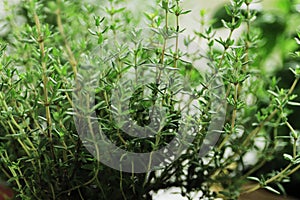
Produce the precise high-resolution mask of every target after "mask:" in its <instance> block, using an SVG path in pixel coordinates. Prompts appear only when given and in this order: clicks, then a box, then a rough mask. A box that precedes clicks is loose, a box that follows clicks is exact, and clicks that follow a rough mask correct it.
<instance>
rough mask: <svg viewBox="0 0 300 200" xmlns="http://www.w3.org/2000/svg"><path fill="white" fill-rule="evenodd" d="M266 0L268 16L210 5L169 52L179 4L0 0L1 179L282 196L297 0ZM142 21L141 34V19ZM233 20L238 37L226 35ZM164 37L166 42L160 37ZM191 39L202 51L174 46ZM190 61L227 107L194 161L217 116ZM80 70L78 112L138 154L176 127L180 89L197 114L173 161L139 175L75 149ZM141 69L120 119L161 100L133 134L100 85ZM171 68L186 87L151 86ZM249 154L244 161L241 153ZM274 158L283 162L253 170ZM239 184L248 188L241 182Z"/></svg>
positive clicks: (111, 189) (108, 89)
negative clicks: (156, 118)
mask: <svg viewBox="0 0 300 200" xmlns="http://www.w3.org/2000/svg"><path fill="white" fill-rule="evenodd" d="M278 2H280V4H278V6H277V7H278V10H280V12H276V13H272V11H264V10H254V9H251V8H252V4H254V2H252V0H232V1H231V2H230V3H229V4H227V5H226V6H225V8H222V10H221V11H220V12H217V13H216V15H215V16H214V19H215V20H214V23H209V22H206V21H205V16H206V13H205V11H201V12H200V14H199V18H200V25H201V26H200V28H199V30H195V36H194V37H193V36H189V37H186V38H185V39H184V45H185V48H183V49H181V48H180V47H179V45H178V43H179V35H180V34H181V33H184V28H183V27H184V24H181V23H182V22H181V20H180V19H181V16H182V15H187V14H189V12H190V11H188V10H184V9H183V8H182V6H181V4H182V2H180V1H179V0H170V1H167V0H156V1H155V2H154V1H153V3H154V5H153V6H152V7H151V6H150V7H149V10H148V11H145V12H144V11H135V12H137V13H140V14H139V15H137V16H136V15H134V14H133V12H132V11H131V10H130V9H129V8H127V2H126V1H125V0H108V1H105V2H103V3H102V5H100V6H99V5H98V3H87V2H85V1H82V0H56V1H55V0H50V1H43V0H41V1H37V0H24V1H21V3H20V4H17V5H14V6H12V5H10V4H9V2H8V1H5V8H6V9H7V10H12V12H11V14H9V15H8V16H7V17H5V18H4V19H1V22H2V25H3V30H5V31H2V32H1V34H2V35H1V37H0V44H1V48H0V108H1V113H0V165H1V174H0V177H1V179H3V180H6V181H8V183H9V184H10V186H11V187H12V188H13V189H14V191H15V193H16V198H17V199H151V198H152V196H153V193H155V192H157V191H158V190H160V189H167V188H170V187H178V188H180V189H181V194H182V195H183V196H187V197H188V198H189V199H193V196H192V192H198V191H200V192H201V195H202V196H201V197H200V199H205V198H207V199H214V198H216V197H221V198H224V199H237V198H238V197H239V196H240V195H241V194H244V193H249V192H252V191H255V190H257V189H259V188H265V189H268V190H270V191H273V192H275V193H284V188H283V187H282V185H281V183H282V182H286V181H289V177H290V176H291V175H292V174H295V173H297V170H299V168H300V150H299V147H298V146H299V136H300V133H299V129H300V127H299V124H298V126H296V125H297V124H296V123H295V122H293V123H292V122H291V121H290V116H292V113H293V109H294V108H295V107H297V106H299V105H300V103H299V98H298V97H297V95H296V94H295V90H296V89H297V83H298V81H299V78H300V66H299V60H300V52H299V49H300V48H299V46H300V34H299V33H297V31H299V24H300V23H299V19H300V17H299V4H300V3H299V2H297V1H292V0H291V1H282V2H285V3H282V2H281V1H278ZM223 11H225V12H223ZM142 22H146V23H147V26H148V29H147V30H146V29H141V28H142V26H141V24H142ZM219 28H222V29H225V30H227V33H228V34H227V36H225V37H221V38H218V37H216V36H215V33H216V31H218V29H219ZM297 29H298V30H297ZM237 30H242V34H241V35H240V36H238V38H234V37H233V34H234V33H235V32H236V31H237ZM147 31H148V32H150V33H151V34H149V33H147ZM171 39H172V40H173V41H174V42H175V43H174V44H175V45H173V46H170V45H169V44H168V43H169V41H170V40H171ZM124 41H126V42H124ZM195 42H200V43H201V44H202V43H205V45H206V46H207V50H206V52H205V53H203V51H201V52H200V48H199V51H195V52H192V53H187V51H186V50H185V49H186V48H187V49H188V48H189V47H191V45H192V44H193V43H195ZM203 60H204V62H207V60H208V61H209V63H208V67H209V69H210V70H211V71H212V72H214V73H216V74H217V73H218V74H220V75H221V77H222V80H223V82H224V86H225V94H226V96H225V97H220V98H223V100H224V101H226V103H227V107H226V108H225V107H223V108H222V109H226V116H225V123H224V126H223V129H222V131H221V137H220V139H219V140H218V143H217V144H216V145H215V146H214V147H213V148H212V149H211V150H210V151H209V153H208V154H207V155H205V156H204V157H199V150H200V148H201V146H202V145H203V141H204V140H203V138H204V137H205V135H206V134H207V129H208V127H209V122H210V120H211V118H212V117H213V113H214V112H221V111H220V110H214V108H212V106H211V104H210V100H211V98H212V91H211V90H210V88H209V87H208V86H207V85H206V83H207V82H206V81H207V80H209V78H210V77H207V76H205V74H202V73H201V72H199V71H197V70H195V68H194V66H195V67H197V66H196V65H197V64H199V63H201V61H202V63H203ZM89 66H90V67H94V68H96V71H97V72H98V73H97V74H95V76H97V80H98V84H97V87H96V88H94V90H95V91H94V92H95V94H96V98H95V106H94V107H93V108H92V109H91V110H93V111H96V113H97V120H98V124H99V126H101V127H102V130H105V131H104V132H105V135H106V136H107V137H108V138H109V139H110V140H111V141H112V142H114V143H115V144H116V145H118V146H119V147H120V148H122V149H125V150H127V151H131V152H137V153H141V152H151V151H154V150H157V149H159V148H161V147H163V146H165V145H166V144H168V143H169V142H170V141H171V140H172V139H173V138H174V137H178V135H180V134H179V128H178V127H179V126H180V125H181V123H182V122H181V121H180V119H181V117H182V113H181V107H180V103H182V102H180V98H179V99H178V97H176V92H178V91H179V90H183V91H185V92H186V93H188V94H190V95H191V96H193V97H194V100H196V102H197V106H195V107H194V109H196V110H197V111H199V113H201V115H190V116H186V117H190V118H191V119H193V120H194V121H193V122H194V127H193V128H194V129H193V133H185V134H187V135H189V134H190V135H193V136H194V137H195V139H194V141H193V142H190V143H189V144H188V149H187V150H186V151H185V152H183V154H182V155H181V156H180V157H179V158H178V159H177V160H175V161H174V160H172V159H171V158H170V165H168V166H167V167H165V168H162V169H158V170H156V171H151V172H149V173H144V174H142V173H141V174H139V173H125V172H120V171H117V170H114V169H111V168H109V167H107V166H105V165H103V164H102V163H101V162H99V161H98V160H97V158H95V157H94V156H93V155H91V154H90V152H88V151H87V150H86V148H85V146H84V143H85V142H86V141H82V140H81V138H80V137H79V135H78V130H77V129H76V126H75V122H74V118H73V116H74V115H75V114H76V112H75V108H76V105H74V99H73V98H72V94H73V93H74V92H76V89H78V88H76V87H79V85H76V84H74V82H75V80H80V78H81V77H84V76H85V75H86V74H84V72H83V71H84V69H85V68H88V67H89ZM287 69H288V70H289V72H288V74H289V75H290V77H291V79H290V80H289V81H288V82H284V83H282V81H280V80H279V79H278V78H276V73H278V71H280V70H283V71H285V72H286V71H287ZM148 71H153V72H154V80H155V81H154V82H153V83H149V84H146V85H137V87H136V88H135V90H134V93H133V95H132V96H131V97H130V104H129V115H130V118H131V119H132V120H134V121H135V122H136V123H137V124H138V125H140V126H147V125H148V124H149V123H150V121H149V115H150V114H149V113H151V106H152V105H154V104H158V105H161V108H163V109H164V110H166V113H167V117H166V124H165V126H164V127H162V128H161V129H160V130H159V131H158V132H157V134H156V135H155V136H152V137H149V138H144V139H140V138H136V137H132V136H129V135H127V134H126V133H125V132H124V131H122V130H121V129H120V128H119V127H118V123H117V122H116V121H115V120H114V119H115V118H114V117H113V116H115V115H116V112H117V111H118V110H116V109H115V108H113V106H112V104H111V100H112V99H113V96H112V91H114V90H115V89H117V85H118V81H120V80H122V77H123V76H124V75H126V74H127V73H128V72H132V74H133V78H132V79H133V80H135V81H138V80H143V79H148V78H149V75H148V74H147V72H148ZM176 72H178V73H176ZM177 74H180V75H181V76H184V77H185V78H186V79H187V80H189V84H190V86H191V87H192V88H193V89H190V88H188V87H187V88H180V87H178V86H176V84H175V86H174V87H171V86H170V85H171V84H170V85H165V84H162V79H166V80H168V81H170V82H175V83H176V82H177V81H179V79H180V77H179V76H178V75H177ZM88 75H89V74H88ZM280 75H281V74H279V76H280ZM152 78H153V77H152ZM282 79H283V80H284V79H285V77H283V76H282ZM146 90H147V91H148V93H147V92H145V91H146ZM122 92H124V93H126V91H122ZM122 92H120V93H122ZM124 101H125V99H124ZM88 112H90V111H88ZM127 114H128V113H117V115H120V116H122V115H124V116H126V115H127ZM82 128H85V127H82ZM282 130H285V131H284V132H282ZM249 152H252V153H254V154H255V157H256V159H257V160H256V161H253V162H252V163H249V162H247V156H248V153H249ZM276 157H281V158H283V159H285V160H286V164H285V165H284V166H281V167H278V168H276V169H273V170H264V171H263V172H262V173H260V174H259V175H258V176H256V174H258V173H257V172H258V171H259V170H260V169H261V168H262V167H264V166H265V164H266V163H268V162H269V161H271V160H274V159H275V158H276ZM145 164H148V163H145ZM250 180H251V181H255V184H254V185H252V186H251V187H248V188H247V187H243V186H244V185H245V184H247V183H248V182H249V181H250Z"/></svg>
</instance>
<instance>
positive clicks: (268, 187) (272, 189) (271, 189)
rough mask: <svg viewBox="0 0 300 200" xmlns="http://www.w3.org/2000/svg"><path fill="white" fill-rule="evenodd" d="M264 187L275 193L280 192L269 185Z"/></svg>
mask: <svg viewBox="0 0 300 200" xmlns="http://www.w3.org/2000/svg"><path fill="white" fill-rule="evenodd" d="M264 188H265V189H267V190H269V191H270V192H273V193H275V194H280V192H278V191H277V190H275V189H274V188H272V187H270V186H265V187H264Z"/></svg>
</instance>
